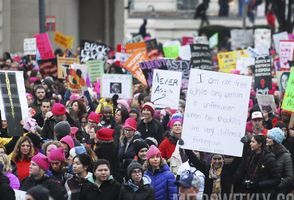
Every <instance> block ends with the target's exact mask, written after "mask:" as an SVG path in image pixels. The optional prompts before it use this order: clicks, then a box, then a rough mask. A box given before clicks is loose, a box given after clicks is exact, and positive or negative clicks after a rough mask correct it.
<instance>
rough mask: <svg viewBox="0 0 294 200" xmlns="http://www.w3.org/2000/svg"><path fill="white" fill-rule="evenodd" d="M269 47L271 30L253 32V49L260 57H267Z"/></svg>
mask: <svg viewBox="0 0 294 200" xmlns="http://www.w3.org/2000/svg"><path fill="white" fill-rule="evenodd" d="M270 47H271V30H270V29H266V28H262V29H255V31H254V48H255V49H256V50H257V52H259V53H260V54H261V55H269V49H270Z"/></svg>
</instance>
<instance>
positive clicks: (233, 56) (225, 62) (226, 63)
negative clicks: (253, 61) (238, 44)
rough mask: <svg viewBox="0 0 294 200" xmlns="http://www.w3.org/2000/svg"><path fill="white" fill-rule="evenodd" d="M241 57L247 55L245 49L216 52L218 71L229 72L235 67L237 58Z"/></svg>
mask: <svg viewBox="0 0 294 200" xmlns="http://www.w3.org/2000/svg"><path fill="white" fill-rule="evenodd" d="M241 57H249V56H248V54H247V53H246V51H244V50H241V51H229V52H222V53H218V54H217V59H218V65H219V71H220V72H226V73H231V71H232V70H234V69H236V64H237V59H238V58H241Z"/></svg>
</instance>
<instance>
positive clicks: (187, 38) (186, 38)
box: [182, 36, 194, 46]
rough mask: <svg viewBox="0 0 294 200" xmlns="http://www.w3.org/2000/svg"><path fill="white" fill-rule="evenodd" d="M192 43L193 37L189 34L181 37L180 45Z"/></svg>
mask: <svg viewBox="0 0 294 200" xmlns="http://www.w3.org/2000/svg"><path fill="white" fill-rule="evenodd" d="M193 43H194V37H192V36H191V37H190V36H183V37H182V45H183V46H184V45H190V44H193Z"/></svg>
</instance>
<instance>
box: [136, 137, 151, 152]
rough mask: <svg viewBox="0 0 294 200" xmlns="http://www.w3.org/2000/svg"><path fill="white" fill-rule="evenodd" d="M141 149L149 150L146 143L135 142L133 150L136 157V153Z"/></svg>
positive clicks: (141, 141)
mask: <svg viewBox="0 0 294 200" xmlns="http://www.w3.org/2000/svg"><path fill="white" fill-rule="evenodd" d="M143 148H147V149H148V148H149V146H148V144H147V143H146V142H144V141H143V140H136V141H135V142H134V150H135V153H136V155H138V152H139V151H140V150H141V149H143Z"/></svg>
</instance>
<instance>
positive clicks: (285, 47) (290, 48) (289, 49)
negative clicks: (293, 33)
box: [280, 40, 294, 69]
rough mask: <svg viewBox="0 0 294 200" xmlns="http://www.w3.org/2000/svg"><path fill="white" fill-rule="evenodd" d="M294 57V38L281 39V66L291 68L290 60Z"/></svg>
mask: <svg viewBox="0 0 294 200" xmlns="http://www.w3.org/2000/svg"><path fill="white" fill-rule="evenodd" d="M293 57H294V40H281V41H280V67H281V68H286V69H289V68H290V66H289V61H292V60H293Z"/></svg>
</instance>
